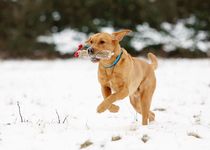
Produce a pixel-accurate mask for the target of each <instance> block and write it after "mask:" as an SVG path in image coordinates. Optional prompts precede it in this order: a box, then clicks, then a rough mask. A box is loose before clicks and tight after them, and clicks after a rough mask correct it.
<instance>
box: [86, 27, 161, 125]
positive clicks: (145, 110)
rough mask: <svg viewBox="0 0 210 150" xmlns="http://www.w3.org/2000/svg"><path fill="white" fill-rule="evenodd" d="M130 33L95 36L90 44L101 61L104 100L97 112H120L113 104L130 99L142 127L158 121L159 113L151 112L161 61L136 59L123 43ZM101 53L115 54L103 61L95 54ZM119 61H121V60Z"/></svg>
mask: <svg viewBox="0 0 210 150" xmlns="http://www.w3.org/2000/svg"><path fill="white" fill-rule="evenodd" d="M129 32H130V30H122V31H119V32H114V33H112V34H108V33H97V34H94V35H92V36H91V37H90V38H89V39H88V40H87V41H86V43H88V44H89V45H90V48H89V49H88V52H89V55H90V56H93V57H92V61H93V62H98V61H99V68H98V80H99V82H100V84H101V90H102V94H103V97H104V100H103V102H102V103H101V104H100V105H99V106H98V108H97V112H98V113H102V112H104V111H105V110H106V109H108V110H109V111H110V112H118V110H119V106H117V105H115V104H113V103H114V102H115V101H117V100H122V99H124V98H125V97H127V96H129V98H130V102H131V104H132V106H133V107H134V108H135V110H136V111H137V112H138V113H140V114H142V124H143V125H147V124H148V119H149V121H153V120H154V119H155V114H154V113H153V112H152V111H150V105H151V101H152V95H153V93H154V90H155V87H156V78H155V73H154V70H155V69H156V68H157V58H156V57H155V55H153V54H152V53H149V54H148V57H149V58H150V59H151V61H152V63H151V64H148V63H146V62H145V61H143V60H139V59H137V58H134V57H132V56H131V55H130V54H128V53H127V51H126V50H125V49H123V48H121V47H120V44H119V42H120V41H121V40H122V39H123V37H124V36H125V35H127V34H128V33H129ZM101 50H110V51H113V52H114V55H113V56H112V57H111V58H110V59H109V60H99V59H97V58H95V57H94V54H96V53H97V52H99V51H101ZM117 60H118V61H117Z"/></svg>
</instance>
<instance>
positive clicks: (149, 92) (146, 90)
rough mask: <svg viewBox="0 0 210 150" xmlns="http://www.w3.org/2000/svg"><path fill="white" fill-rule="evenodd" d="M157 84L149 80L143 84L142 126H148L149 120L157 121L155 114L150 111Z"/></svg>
mask: <svg viewBox="0 0 210 150" xmlns="http://www.w3.org/2000/svg"><path fill="white" fill-rule="evenodd" d="M155 86H156V82H155V79H154V82H151V79H150V81H148V80H145V81H144V82H143V83H142V84H141V87H142V89H141V90H140V98H141V102H140V104H141V110H142V124H143V125H147V124H148V119H149V121H153V120H154V119H155V114H154V113H153V112H152V111H150V106H151V101H152V96H153V93H154V90H155Z"/></svg>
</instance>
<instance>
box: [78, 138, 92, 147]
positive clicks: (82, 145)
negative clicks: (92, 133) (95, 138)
mask: <svg viewBox="0 0 210 150" xmlns="http://www.w3.org/2000/svg"><path fill="white" fill-rule="evenodd" d="M92 144H93V143H92V142H91V141H90V140H87V141H85V142H84V143H82V144H81V145H80V149H83V148H86V147H88V146H90V145H92Z"/></svg>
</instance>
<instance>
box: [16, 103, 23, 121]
mask: <svg viewBox="0 0 210 150" xmlns="http://www.w3.org/2000/svg"><path fill="white" fill-rule="evenodd" d="M17 106H18V112H19V116H20V121H21V122H24V120H23V116H22V114H21V110H20V104H19V101H17Z"/></svg>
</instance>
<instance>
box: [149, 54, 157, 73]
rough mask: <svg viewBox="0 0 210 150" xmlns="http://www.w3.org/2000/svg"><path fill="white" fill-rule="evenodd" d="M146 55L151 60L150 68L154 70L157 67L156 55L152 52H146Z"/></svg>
mask: <svg viewBox="0 0 210 150" xmlns="http://www.w3.org/2000/svg"><path fill="white" fill-rule="evenodd" d="M147 57H148V58H149V59H150V60H151V62H152V63H151V64H150V65H151V66H152V68H153V69H154V70H155V69H157V67H158V61H157V57H156V56H155V55H154V54H152V53H148V54H147Z"/></svg>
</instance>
